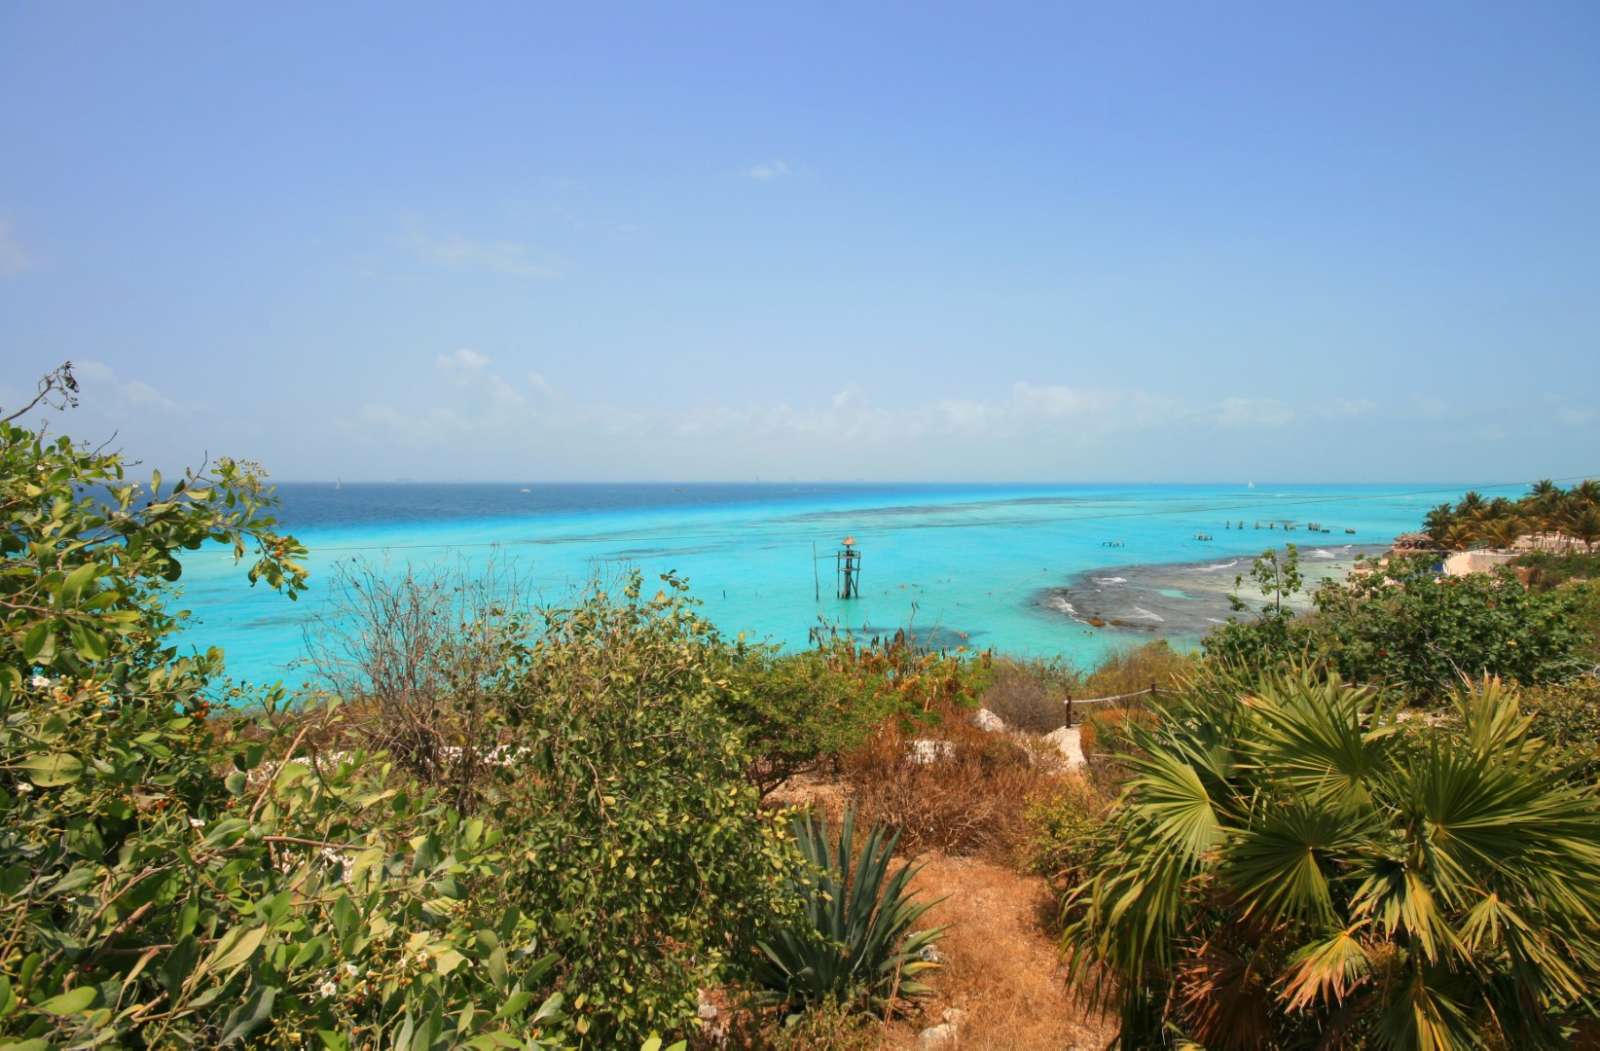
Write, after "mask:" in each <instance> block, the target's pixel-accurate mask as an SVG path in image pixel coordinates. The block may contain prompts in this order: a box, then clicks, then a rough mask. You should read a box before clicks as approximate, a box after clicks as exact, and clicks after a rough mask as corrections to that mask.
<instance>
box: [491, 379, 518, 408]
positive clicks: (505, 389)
mask: <svg viewBox="0 0 1600 1051" xmlns="http://www.w3.org/2000/svg"><path fill="white" fill-rule="evenodd" d="M489 400H490V401H491V402H492V403H494V404H495V405H498V406H500V407H501V408H503V409H516V408H520V407H521V406H522V404H523V403H524V402H525V401H526V400H527V399H525V398H524V397H523V396H522V392H521V391H519V390H517V388H515V387H513V386H512V385H511V384H509V383H507V382H506V381H505V380H504V379H503V378H502V377H500V376H490V377H489Z"/></svg>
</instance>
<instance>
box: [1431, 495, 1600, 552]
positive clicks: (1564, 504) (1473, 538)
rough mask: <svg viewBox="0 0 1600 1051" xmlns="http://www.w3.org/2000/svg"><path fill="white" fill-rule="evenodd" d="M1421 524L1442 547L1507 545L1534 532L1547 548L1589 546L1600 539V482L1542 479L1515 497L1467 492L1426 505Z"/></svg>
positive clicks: (1584, 548)
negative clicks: (1453, 500) (1569, 485)
mask: <svg viewBox="0 0 1600 1051" xmlns="http://www.w3.org/2000/svg"><path fill="white" fill-rule="evenodd" d="M1423 529H1424V531H1425V532H1426V533H1427V534H1428V536H1429V538H1431V539H1432V540H1433V542H1434V543H1436V544H1438V545H1439V546H1440V547H1442V548H1447V549H1450V550H1457V551H1464V550H1466V549H1468V548H1472V547H1502V548H1509V547H1512V546H1514V545H1515V544H1516V543H1517V541H1518V540H1521V539H1522V538H1524V537H1528V536H1530V535H1537V536H1539V537H1540V539H1541V540H1542V541H1543V546H1544V548H1545V549H1546V550H1561V551H1571V550H1580V551H1583V552H1585V553H1589V552H1593V551H1594V547H1595V544H1597V543H1600V482H1597V481H1594V480H1592V479H1591V480H1589V481H1586V482H1582V483H1580V484H1578V485H1575V486H1573V487H1572V488H1570V489H1563V488H1561V487H1560V486H1559V485H1557V484H1555V483H1554V482H1552V481H1548V480H1545V481H1540V482H1536V483H1534V485H1533V487H1532V488H1531V489H1530V490H1529V491H1528V493H1527V495H1525V496H1523V497H1521V498H1519V499H1516V500H1511V499H1508V498H1507V497H1503V496H1497V497H1495V498H1494V499H1492V500H1485V499H1484V498H1483V496H1482V494H1480V493H1477V492H1469V493H1467V494H1466V495H1465V496H1463V497H1462V498H1461V500H1459V501H1458V502H1456V503H1453V504H1450V503H1445V504H1440V505H1439V506H1438V507H1435V508H1434V509H1433V510H1431V511H1429V512H1428V515H1427V517H1426V518H1425V519H1424V520H1423Z"/></svg>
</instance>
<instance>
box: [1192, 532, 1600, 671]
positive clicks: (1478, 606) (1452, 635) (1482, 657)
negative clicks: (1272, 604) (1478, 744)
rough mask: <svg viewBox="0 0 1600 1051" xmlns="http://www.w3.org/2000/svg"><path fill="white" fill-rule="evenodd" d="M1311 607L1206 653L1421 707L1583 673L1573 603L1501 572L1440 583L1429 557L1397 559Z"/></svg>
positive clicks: (1329, 591)
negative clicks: (1497, 684)
mask: <svg viewBox="0 0 1600 1051" xmlns="http://www.w3.org/2000/svg"><path fill="white" fill-rule="evenodd" d="M1313 600H1314V603H1315V612H1314V613H1312V614H1309V615H1302V616H1287V615H1285V616H1282V617H1279V616H1276V615H1272V614H1264V615H1263V616H1262V617H1261V618H1260V619H1258V620H1256V621H1253V622H1245V623H1232V624H1229V625H1226V626H1224V627H1222V628H1219V629H1218V630H1217V631H1215V632H1213V633H1212V634H1211V635H1209V636H1208V637H1207V638H1206V640H1205V649H1206V653H1207V655H1208V656H1210V657H1212V658H1214V659H1217V660H1220V661H1222V662H1224V663H1229V664H1234V665H1238V666H1243V667H1247V668H1254V669H1273V668H1283V667H1286V666H1289V665H1294V664H1306V663H1310V664H1315V665H1319V666H1322V667H1325V668H1328V669H1330V670H1332V671H1336V672H1338V674H1339V675H1340V676H1341V677H1343V678H1344V679H1345V680H1346V681H1350V682H1363V683H1373V684H1382V685H1387V686H1393V687H1398V688H1401V689H1404V690H1406V691H1407V692H1408V693H1409V694H1411V695H1412V696H1413V697H1415V698H1417V699H1419V700H1424V701H1430V700H1436V699H1439V698H1442V697H1444V696H1445V695H1446V694H1448V693H1449V692H1450V690H1451V689H1452V688H1453V687H1454V685H1455V684H1456V683H1457V682H1459V681H1460V679H1461V677H1462V676H1464V675H1465V676H1483V675H1488V676H1497V677H1500V678H1504V679H1508V680H1510V681H1512V682H1516V683H1520V684H1523V685H1534V684H1541V683H1556V682H1564V681H1567V680H1569V679H1571V678H1572V677H1573V676H1575V675H1576V674H1578V673H1579V672H1580V671H1582V670H1583V668H1584V667H1585V660H1584V649H1585V646H1586V644H1587V643H1588V642H1589V639H1588V637H1587V636H1586V634H1585V632H1584V630H1583V629H1582V627H1581V626H1580V623H1579V620H1578V614H1579V602H1578V598H1577V596H1576V595H1575V594H1574V593H1573V592H1572V591H1570V590H1567V589H1558V590H1555V591H1548V592H1539V591H1530V590H1529V589H1527V588H1525V587H1523V586H1522V585H1521V584H1520V583H1519V582H1518V581H1517V579H1516V577H1515V575H1514V574H1513V573H1512V572H1511V571H1510V570H1508V569H1501V570H1500V571H1499V572H1496V573H1493V574H1488V573H1474V574H1470V575H1468V576H1464V577H1447V576H1440V575H1438V574H1436V573H1434V572H1433V569H1432V563H1431V560H1430V558H1429V557H1428V556H1422V557H1396V558H1392V559H1390V560H1389V562H1388V564H1387V565H1385V566H1383V567H1381V568H1378V567H1371V568H1369V569H1367V570H1365V571H1359V572H1356V573H1353V574H1352V575H1351V576H1350V578H1349V579H1348V580H1347V581H1342V582H1341V581H1328V582H1326V583H1324V584H1323V585H1322V587H1320V588H1318V589H1317V591H1316V593H1315V594H1314V596H1313Z"/></svg>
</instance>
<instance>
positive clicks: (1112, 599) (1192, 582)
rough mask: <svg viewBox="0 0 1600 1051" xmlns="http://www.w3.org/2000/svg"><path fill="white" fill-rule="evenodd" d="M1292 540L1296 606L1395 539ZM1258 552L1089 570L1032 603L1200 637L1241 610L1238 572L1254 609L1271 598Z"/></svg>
mask: <svg viewBox="0 0 1600 1051" xmlns="http://www.w3.org/2000/svg"><path fill="white" fill-rule="evenodd" d="M1289 542H1290V543H1296V546H1297V547H1298V548H1299V549H1300V570H1301V573H1302V574H1303V575H1304V577H1305V583H1304V585H1303V588H1302V591H1301V593H1300V594H1299V595H1297V596H1295V597H1294V598H1293V599H1292V600H1291V602H1290V605H1292V606H1294V607H1295V608H1296V609H1304V608H1307V607H1309V606H1310V593H1311V592H1312V591H1314V590H1316V588H1317V587H1318V586H1319V585H1320V584H1321V583H1322V582H1323V581H1324V580H1330V579H1343V578H1344V577H1345V576H1347V575H1348V574H1349V572H1350V570H1351V568H1352V567H1353V566H1354V565H1355V563H1356V559H1358V558H1360V557H1362V556H1370V555H1381V554H1383V553H1384V552H1385V551H1387V550H1389V545H1387V544H1304V543H1297V542H1295V541H1289ZM1277 546H1278V547H1279V548H1280V549H1281V547H1282V545H1277ZM1263 550H1265V547H1263ZM1254 558H1255V556H1254V555H1220V556H1219V557H1217V558H1216V559H1208V560H1203V561H1195V562H1150V563H1137V564H1132V565H1126V566H1113V567H1109V568H1104V569H1087V570H1083V571H1081V572H1078V573H1074V574H1073V575H1072V577H1071V578H1069V579H1068V581H1067V583H1066V584H1064V585H1058V586H1054V587H1045V588H1041V589H1039V590H1038V591H1037V592H1035V594H1034V595H1033V599H1032V602H1033V605H1034V606H1036V607H1037V608H1038V609H1040V610H1041V611H1043V612H1044V613H1045V614H1046V615H1053V616H1057V617H1060V618H1062V619H1064V620H1071V621H1074V622H1076V623H1078V624H1081V625H1083V626H1085V627H1086V628H1090V629H1094V630H1098V631H1104V632H1106V633H1107V634H1115V633H1118V632H1128V633H1130V634H1133V635H1135V636H1137V635H1141V634H1142V635H1146V636H1150V637H1154V638H1164V639H1169V640H1173V641H1180V642H1187V643H1197V642H1198V641H1199V640H1200V638H1201V637H1202V636H1204V635H1205V634H1206V633H1207V632H1209V631H1211V630H1212V629H1213V628H1215V627H1217V626H1218V625H1220V624H1225V623H1227V621H1228V618H1230V617H1237V616H1240V614H1239V613H1236V612H1235V611H1234V610H1233V608H1232V606H1231V604H1230V603H1229V601H1228V597H1229V595H1231V594H1233V593H1234V591H1235V580H1236V579H1237V578H1238V577H1240V576H1243V577H1244V578H1245V580H1244V583H1243V585H1241V586H1239V587H1238V589H1237V591H1238V594H1239V597H1240V598H1241V599H1242V600H1244V602H1245V603H1246V605H1248V606H1250V607H1251V608H1252V609H1254V608H1255V607H1257V606H1259V605H1260V604H1261V603H1262V602H1263V601H1264V600H1263V599H1262V597H1261V595H1260V592H1259V590H1258V589H1257V588H1256V587H1255V586H1254V584H1253V582H1252V581H1251V580H1250V567H1251V564H1252V562H1253V561H1254ZM1097 621H1098V623H1096V622H1097Z"/></svg>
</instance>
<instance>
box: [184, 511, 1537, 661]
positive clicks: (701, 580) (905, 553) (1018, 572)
mask: <svg viewBox="0 0 1600 1051" xmlns="http://www.w3.org/2000/svg"><path fill="white" fill-rule="evenodd" d="M278 488H279V495H280V497H281V498H282V502H283V508H282V514H281V520H282V522H283V524H284V525H285V527H286V528H287V529H288V530H289V531H291V532H293V533H294V534H295V535H297V536H298V537H299V538H300V539H301V540H302V541H304V542H305V543H306V544H307V546H308V547H309V548H310V549H311V558H310V569H311V572H312V578H311V579H312V590H311V591H309V592H308V593H307V594H306V595H304V596H303V597H302V598H301V600H300V601H299V602H298V603H290V602H289V601H287V600H285V599H284V598H282V597H281V596H279V595H276V594H274V593H272V592H270V591H268V590H266V589H265V588H255V589H252V588H250V587H249V586H248V585H247V583H246V582H245V580H244V568H243V567H242V566H236V565H234V564H233V561H232V558H231V555H230V554H229V553H227V552H224V551H221V550H217V551H202V552H196V553H195V554H193V555H192V556H189V557H187V558H186V559H185V570H184V574H183V578H182V587H183V590H184V596H183V599H184V601H183V602H182V603H181V604H182V605H183V606H186V607H187V608H190V609H192V610H193V611H194V619H193V621H192V622H191V623H190V625H189V627H188V629H187V631H186V634H185V636H184V639H183V641H184V642H185V643H186V644H190V645H196V646H199V645H220V646H222V647H223V649H224V651H225V652H226V654H227V660H228V672H229V674H230V675H231V676H233V677H235V678H239V679H246V680H251V681H256V682H267V681H272V680H276V679H282V680H284V681H286V682H288V683H290V684H297V683H299V682H301V681H303V679H304V677H305V675H306V671H305V669H304V668H303V667H302V666H301V665H300V663H299V662H300V658H301V656H302V653H303V648H304V633H305V631H306V630H307V627H308V623H309V621H310V618H312V617H313V616H315V615H316V613H317V612H318V610H319V609H321V608H322V607H323V605H324V604H325V603H326V602H327V600H328V590H327V589H326V588H325V587H319V586H318V585H319V584H321V583H322V582H323V581H325V580H326V577H327V571H328V570H329V568H330V567H332V566H333V564H334V562H335V561H336V560H340V559H354V560H364V561H366V562H367V563H369V564H370V565H372V566H375V567H379V568H381V569H383V570H385V571H387V572H400V571H402V570H404V569H405V568H406V567H407V566H410V567H411V568H413V569H418V570H424V571H428V570H437V569H449V570H452V571H454V570H458V569H464V570H466V571H468V572H472V571H474V570H481V569H482V567H483V566H485V565H486V564H488V563H489V562H490V561H491V560H493V561H495V562H497V563H499V564H501V565H509V566H511V567H512V568H513V569H514V570H515V571H516V573H517V574H518V575H520V576H521V577H522V578H523V579H524V580H525V581H527V582H528V583H529V584H531V585H532V586H533V587H534V588H536V589H537V591H538V593H539V595H540V597H541V598H542V599H544V600H546V601H559V600H560V599H562V598H563V597H565V596H566V595H568V594H570V593H571V591H572V589H574V588H576V587H580V586H582V585H583V584H584V583H585V582H586V581H588V580H591V579H593V578H595V577H596V576H598V577H600V578H601V579H604V580H614V579H615V578H616V576H617V575H618V573H619V572H620V571H621V570H623V569H624V568H626V567H630V566H631V567H637V568H639V569H640V570H642V571H644V572H645V573H647V574H656V573H660V572H664V571H667V570H675V571H677V572H678V573H680V574H683V575H684V576H686V577H687V578H688V579H689V581H690V583H691V585H692V590H693V593H694V594H695V595H696V596H697V597H698V598H699V599H701V600H702V601H703V602H704V605H705V609H706V611H707V613H708V614H709V615H710V616H711V618H712V619H713V620H714V621H715V622H716V623H717V624H718V625H719V626H720V627H721V628H722V629H723V630H724V631H726V632H728V633H729V634H733V633H736V632H744V633H745V634H746V636H747V637H748V638H752V639H763V638H764V639H769V640H771V641H774V642H779V643H782V644H785V645H789V646H804V645H805V644H806V642H807V639H808V637H809V633H810V630H811V629H812V628H813V627H814V626H816V625H817V624H818V623H819V620H820V621H825V622H828V623H832V624H837V625H839V626H841V627H845V628H849V629H853V630H865V631H867V632H869V633H879V632H890V633H892V632H893V631H894V630H895V629H896V628H899V627H904V626H907V625H911V626H913V627H914V628H915V629H916V630H918V631H920V632H923V633H926V634H927V635H928V636H929V637H930V638H931V639H932V640H933V641H934V642H935V643H937V644H941V645H956V644H963V643H964V644H966V645H969V646H972V647H975V648H990V647H992V648H994V649H996V650H999V651H1002V652H1007V653H1015V654H1026V655H1032V656H1045V657H1053V656H1058V655H1059V656H1061V657H1062V658H1064V659H1066V660H1068V661H1071V662H1072V663H1074V664H1077V665H1080V666H1089V665H1092V664H1093V663H1095V662H1096V661H1097V660H1098V659H1099V658H1100V657H1101V656H1103V655H1104V654H1105V653H1106V652H1107V651H1108V650H1109V649H1112V648H1115V647H1119V646H1127V645H1129V644H1136V643H1138V642H1142V641H1145V640H1146V639H1148V638H1149V637H1150V635H1149V634H1148V633H1147V632H1137V631H1125V630H1117V629H1110V628H1108V629H1097V628H1093V627H1090V626H1088V625H1086V624H1084V623H1082V622H1081V621H1079V620H1077V619H1074V618H1073V617H1072V616H1071V615H1069V613H1068V612H1066V611H1064V610H1063V609H1061V608H1060V603H1055V604H1052V603H1050V602H1047V601H1044V599H1043V598H1042V596H1045V595H1047V594H1049V593H1050V591H1051V589H1058V588H1061V587H1063V586H1065V585H1067V584H1069V583H1071V582H1072V581H1074V580H1075V579H1082V578H1083V575H1084V574H1086V573H1092V572H1093V571H1096V570H1102V569H1108V568H1112V567H1119V566H1130V565H1141V564H1156V563H1208V560H1209V564H1210V565H1213V566H1216V567H1219V569H1218V571H1219V572H1225V573H1228V574H1229V575H1230V579H1231V574H1232V573H1234V572H1238V571H1242V570H1243V569H1245V568H1248V561H1245V562H1243V563H1241V564H1240V565H1239V567H1238V568H1237V569H1235V568H1232V567H1230V566H1229V565H1228V563H1229V562H1231V561H1233V560H1235V559H1238V558H1240V557H1241V556H1242V557H1245V558H1248V556H1252V555H1255V554H1259V553H1260V552H1261V550H1262V549H1263V548H1265V547H1268V546H1272V545H1273V544H1275V543H1277V542H1281V541H1283V540H1284V539H1289V540H1293V541H1295V542H1297V543H1298V544H1300V545H1301V547H1302V549H1303V550H1305V551H1307V552H1308V553H1309V552H1312V551H1314V550H1316V549H1318V548H1327V549H1330V550H1333V551H1337V550H1338V549H1341V548H1343V546H1344V545H1346V544H1358V545H1368V544H1386V543H1387V542H1388V541H1389V540H1390V539H1392V538H1393V537H1394V535H1395V534H1397V533H1400V532H1404V531H1407V530H1411V529H1415V528H1417V527H1418V525H1419V523H1420V521H1421V519H1422V515H1423V513H1424V512H1425V511H1426V510H1427V509H1428V508H1429V507H1430V506H1432V505H1434V504H1437V503H1439V502H1441V501H1444V500H1453V499H1456V498H1458V497H1459V496H1460V495H1461V493H1462V492H1464V491H1465V489H1466V488H1468V487H1466V486H1445V485H1427V484H1416V485H1385V486H1379V485H1284V484H1271V483H1265V482H1259V483H1256V484H1255V485H1254V486H1253V487H1251V486H1250V485H1248V484H1245V483H1239V484H1232V485H1182V486H1176V485H1052V486H984V485H881V484H858V485H844V484H715V485H713V484H700V485H665V484H660V485H658V484H584V485H575V484H535V483H529V484H527V485H518V484H514V483H513V484H504V485H500V484H494V485H480V484H420V483H418V484H349V483H347V484H344V485H335V484H334V483H331V482H330V483H285V484H282V485H280V486H279V487H278ZM1478 488H1479V489H1480V490H1481V491H1483V492H1484V493H1485V494H1487V495H1491V496H1492V495H1500V494H1502V493H1503V494H1505V495H1516V494H1517V493H1518V492H1520V487H1509V486H1498V487H1497V486H1480V487H1478ZM1269 520H1270V521H1278V522H1282V521H1293V522H1297V523H1302V524H1303V523H1306V522H1311V521H1315V522H1320V523H1321V524H1322V525H1323V526H1325V527H1328V528H1330V529H1331V530H1332V532H1331V533H1320V534H1312V533H1308V532H1306V531H1305V529H1304V526H1303V525H1302V526H1301V528H1300V529H1299V530H1298V531H1296V532H1294V533H1290V534H1285V533H1283V532H1268V531H1266V530H1265V529H1261V530H1257V529H1255V528H1254V525H1255V523H1256V522H1258V521H1259V522H1261V523H1263V525H1264V524H1265V522H1267V521H1269ZM1240 521H1243V522H1244V523H1245V526H1246V528H1245V529H1243V530H1240V529H1236V528H1229V527H1228V525H1229V524H1230V523H1232V524H1235V525H1236V524H1237V523H1238V522H1240ZM1347 529H1353V530H1355V532H1354V533H1353V534H1352V533H1347V532H1346V530H1347ZM1196 534H1209V535H1210V536H1211V537H1213V538H1214V539H1212V540H1209V541H1207V540H1199V539H1196ZM846 535H850V536H853V537H855V539H856V541H857V546H858V548H859V550H860V551H861V556H862V559H861V561H862V578H861V597H860V598H859V599H857V600H853V601H841V600H839V599H837V598H836V597H835V595H834V591H835V569H834V559H833V553H834V552H835V550H837V548H838V546H839V542H840V541H841V539H842V538H844V537H845V536H846ZM1113 543H1115V544H1117V545H1120V546H1110V545H1111V544H1113ZM813 546H814V548H815V551H816V553H817V555H818V556H819V561H817V562H815V563H813V559H812V552H813ZM1324 557H1326V555H1325V556H1324ZM813 570H815V573H814V572H813ZM819 584H820V592H821V598H820V600H819V599H818V598H817V597H816V595H817V591H818V585H819ZM1176 638H1177V641H1178V642H1180V643H1186V644H1193V643H1194V642H1195V641H1196V639H1195V638H1194V637H1193V636H1192V635H1183V634H1182V633H1178V634H1177V635H1176Z"/></svg>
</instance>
